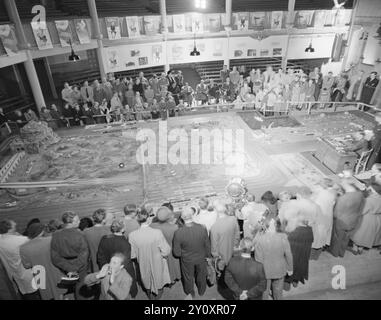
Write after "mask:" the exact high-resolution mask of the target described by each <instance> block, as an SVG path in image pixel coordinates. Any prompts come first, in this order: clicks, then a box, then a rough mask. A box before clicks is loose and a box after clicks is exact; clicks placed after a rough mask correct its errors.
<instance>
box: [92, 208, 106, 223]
mask: <svg viewBox="0 0 381 320" xmlns="http://www.w3.org/2000/svg"><path fill="white" fill-rule="evenodd" d="M105 218H106V210H105V209H97V210H95V211H94V213H93V221H94V223H102V221H103V220H104V219H105Z"/></svg>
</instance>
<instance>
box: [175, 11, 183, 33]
mask: <svg viewBox="0 0 381 320" xmlns="http://www.w3.org/2000/svg"><path fill="white" fill-rule="evenodd" d="M173 32H174V33H184V32H185V15H183V14H174V15H173Z"/></svg>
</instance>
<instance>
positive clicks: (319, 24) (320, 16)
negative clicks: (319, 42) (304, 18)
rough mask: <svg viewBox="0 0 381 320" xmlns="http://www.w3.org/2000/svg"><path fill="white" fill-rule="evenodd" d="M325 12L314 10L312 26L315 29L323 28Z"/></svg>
mask: <svg viewBox="0 0 381 320" xmlns="http://www.w3.org/2000/svg"><path fill="white" fill-rule="evenodd" d="M325 12H326V10H315V12H314V16H313V26H314V27H315V28H323V27H324V24H325Z"/></svg>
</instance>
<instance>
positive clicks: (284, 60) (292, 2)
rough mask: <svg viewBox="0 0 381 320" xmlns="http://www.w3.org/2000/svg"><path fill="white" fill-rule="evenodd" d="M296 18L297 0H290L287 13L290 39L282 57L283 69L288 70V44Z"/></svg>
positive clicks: (287, 28)
mask: <svg viewBox="0 0 381 320" xmlns="http://www.w3.org/2000/svg"><path fill="white" fill-rule="evenodd" d="M294 18H295V0H288V14H287V21H286V30H287V33H288V39H287V44H286V48H285V50H284V55H283V57H282V69H283V71H286V68H287V55H288V46H289V43H290V32H289V30H290V29H291V28H293V26H294Z"/></svg>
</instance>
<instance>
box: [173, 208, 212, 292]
mask: <svg viewBox="0 0 381 320" xmlns="http://www.w3.org/2000/svg"><path fill="white" fill-rule="evenodd" d="M193 213H194V211H193V209H192V208H191V207H187V208H185V209H184V210H183V211H182V212H181V218H182V220H183V221H184V226H183V227H182V228H180V229H178V230H177V231H176V232H175V234H174V237H173V254H174V256H176V257H179V258H180V264H181V275H182V281H183V288H184V292H185V294H186V295H187V297H188V298H191V297H194V296H195V292H194V282H195V281H194V278H195V277H196V286H197V289H198V293H199V295H200V296H202V295H203V294H204V293H205V291H206V279H207V262H206V259H207V258H209V257H211V252H210V241H209V238H208V232H207V231H206V228H205V227H204V226H202V225H200V224H198V223H194V222H193Z"/></svg>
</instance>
